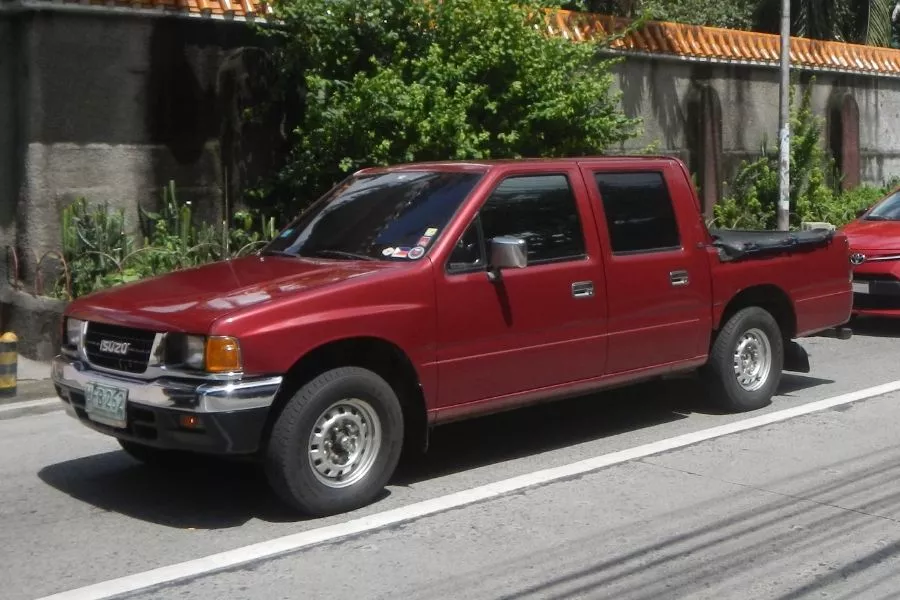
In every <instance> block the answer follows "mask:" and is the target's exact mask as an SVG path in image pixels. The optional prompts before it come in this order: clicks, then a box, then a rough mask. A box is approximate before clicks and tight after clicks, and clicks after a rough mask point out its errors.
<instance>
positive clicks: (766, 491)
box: [637, 458, 900, 525]
mask: <svg viewBox="0 0 900 600" xmlns="http://www.w3.org/2000/svg"><path fill="white" fill-rule="evenodd" d="M637 462H640V463H642V464H645V465H647V466H650V467H657V468H659V469H666V470H668V471H674V472H677V473H682V474H684V475H691V476H693V477H703V478H705V479H710V480H712V481H718V482H720V483H725V484H728V485H733V486H736V487H740V488H744V489H748V490H754V491H757V492H762V493H764V494H771V495H773V496H779V497H781V498H789V499H791V500H799V501H801V502H809V503H810V504H815V505H817V506H823V507H829V508H835V509H837V510H841V511H845V512H851V513H855V514H858V515H862V516H865V517H872V518H875V519H881V520H883V521H889V522H891V523H895V524H898V525H900V519H895V518H892V517H888V516H886V515H879V514H875V513H870V512H866V511H864V510H860V509H857V508H849V507H846V506H841V505H839V504H832V503H831V502H822V501H821V500H815V499H813V498H810V497H807V496H801V495H798V494H789V493H787V492H779V491H776V490H771V489H768V488H764V487H759V486H756V485H751V484H749V483H741V482H739V481H731V480H729V479H722V478H721V477H714V476H712V475H707V474H705V473H696V472H694V471H688V470H687V469H679V468H678V467H671V466H669V465H661V464H659V463H655V462H652V461H650V460H648V459H646V458H641V459H638V461H637Z"/></svg>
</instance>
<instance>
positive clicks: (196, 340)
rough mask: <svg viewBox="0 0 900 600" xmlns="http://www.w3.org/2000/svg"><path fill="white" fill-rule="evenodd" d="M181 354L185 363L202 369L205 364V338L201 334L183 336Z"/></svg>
mask: <svg viewBox="0 0 900 600" xmlns="http://www.w3.org/2000/svg"><path fill="white" fill-rule="evenodd" d="M183 356H184V364H185V365H187V366H188V367H190V368H192V369H199V370H203V367H205V366H206V338H205V337H203V336H202V335H187V336H185V337H184V354H183Z"/></svg>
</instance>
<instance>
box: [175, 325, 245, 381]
mask: <svg viewBox="0 0 900 600" xmlns="http://www.w3.org/2000/svg"><path fill="white" fill-rule="evenodd" d="M166 345H167V349H166V363H167V364H169V365H171V366H173V367H187V368H189V369H195V370H197V371H206V372H208V373H231V372H234V371H240V370H241V366H242V365H241V350H240V346H239V345H238V341H237V340H236V339H234V338H232V337H223V336H213V337H206V336H202V335H184V334H169V337H168V341H167V342H166Z"/></svg>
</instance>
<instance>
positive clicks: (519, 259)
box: [490, 236, 528, 275]
mask: <svg viewBox="0 0 900 600" xmlns="http://www.w3.org/2000/svg"><path fill="white" fill-rule="evenodd" d="M527 266H528V243H527V242H526V241H525V240H523V239H522V238H517V237H512V236H500V237H495V238H494V239H492V240H491V262H490V270H491V271H492V272H493V273H494V274H495V275H496V274H498V273H499V271H501V270H503V269H524V268H525V267H527Z"/></svg>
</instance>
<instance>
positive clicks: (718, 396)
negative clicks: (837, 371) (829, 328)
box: [702, 306, 784, 412]
mask: <svg viewBox="0 0 900 600" xmlns="http://www.w3.org/2000/svg"><path fill="white" fill-rule="evenodd" d="M783 367H784V340H783V336H782V332H781V328H780V327H779V326H778V322H777V321H775V318H774V317H773V316H772V315H771V313H769V312H768V311H766V310H764V309H762V308H759V307H755V306H754V307H750V308H745V309H743V310H740V311H738V312H737V313H736V314H735V315H734V316H732V317H731V318H730V319H729V320H728V322H727V323H726V324H725V326H724V327H723V328H722V329H721V330H720V331H719V334H718V336H717V337H716V341H715V343H714V344H713V347H712V350H711V352H710V356H709V362H708V363H707V365H706V366H705V367H704V368H703V370H702V376H703V380H704V383H705V384H706V388H707V391H708V394H709V396H710V399H711V400H712V401H713V402H714V403H715V404H716V405H718V406H720V407H721V408H723V409H724V410H727V411H729V412H746V411H751V410H756V409H759V408H763V407H765V406H768V405H769V404H770V403H771V402H772V396H774V395H775V393H776V391H777V390H778V385H779V383H780V382H781V373H782V369H783Z"/></svg>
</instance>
